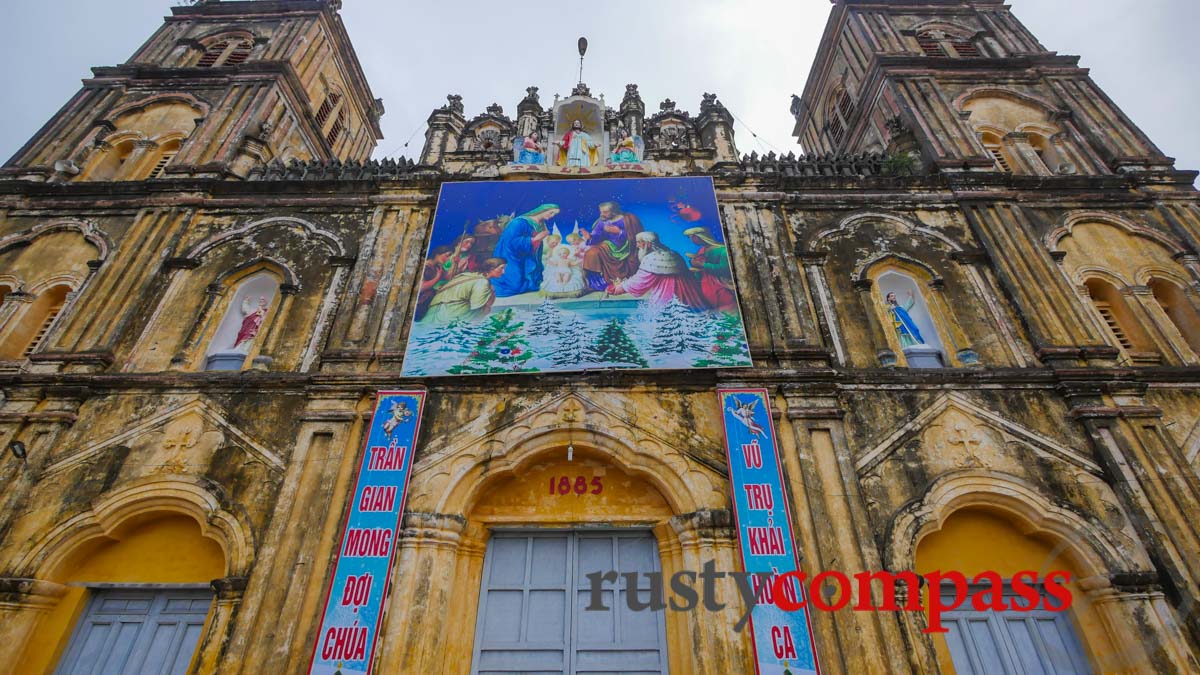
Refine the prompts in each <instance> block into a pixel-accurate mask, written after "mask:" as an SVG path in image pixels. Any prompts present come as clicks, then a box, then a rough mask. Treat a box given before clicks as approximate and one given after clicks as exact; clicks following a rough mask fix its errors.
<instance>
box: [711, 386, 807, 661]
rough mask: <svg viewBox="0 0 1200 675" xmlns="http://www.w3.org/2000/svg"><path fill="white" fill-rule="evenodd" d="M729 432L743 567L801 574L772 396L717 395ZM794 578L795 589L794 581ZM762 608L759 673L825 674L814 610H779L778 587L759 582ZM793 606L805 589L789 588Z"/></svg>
mask: <svg viewBox="0 0 1200 675" xmlns="http://www.w3.org/2000/svg"><path fill="white" fill-rule="evenodd" d="M717 398H718V400H719V401H720V404H721V419H722V421H723V423H724V427H725V453H726V459H727V461H728V464H729V489H730V490H731V491H732V493H733V494H732V497H733V515H734V520H735V521H736V524H737V530H738V547H739V549H740V550H741V554H742V567H743V569H744V570H745V571H747V572H751V573H755V574H758V573H767V574H771V575H772V579H773V578H774V576H776V575H780V574H786V573H788V572H795V571H799V565H798V561H797V556H796V542H795V540H794V537H793V535H792V532H793V530H792V518H791V511H790V510H789V509H788V505H787V493H785V492H784V489H783V470H782V468H781V467H780V464H779V451H778V450H777V447H776V445H775V423H774V420H772V418H771V407H770V403H769V399H768V397H767V390H766V389H718V390H717ZM792 581H793V580H792V579H788V582H792ZM754 586H755V588H756V589H757V591H758V596H757V597H758V604H757V605H756V606H755V607H754V609H753V610H752V611H751V614H750V626H749V629H750V631H751V642H752V643H753V645H754V668H755V672H756V673H759V675H808V674H811V675H818V674H819V673H820V672H821V671H820V666H818V665H817V654H816V647H815V645H814V642H813V635H812V626H811V625H810V623H809V617H808V610H807V609H799V610H796V611H794V612H785V611H783V610H782V609H780V608H779V607H777V606H775V604H774V598H773V597H772V589H771V584H765V585H764V584H761V583H759V582H758V580H757V579H755V584H754ZM781 590H782V592H783V593H785V594H786V595H788V596H789V597H788V600H790V601H792V602H793V603H795V602H804V588H803V586H802V585H801V584H798V583H785V584H784V585H783V588H782V589H781Z"/></svg>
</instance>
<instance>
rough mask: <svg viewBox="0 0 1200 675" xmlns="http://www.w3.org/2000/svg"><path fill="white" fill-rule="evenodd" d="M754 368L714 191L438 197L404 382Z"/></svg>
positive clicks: (657, 187)
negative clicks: (610, 370) (606, 371)
mask: <svg viewBox="0 0 1200 675" xmlns="http://www.w3.org/2000/svg"><path fill="white" fill-rule="evenodd" d="M749 365H751V361H750V353H749V347H748V345H747V343H746V334H745V329H744V327H743V325H742V315H741V311H740V309H739V307H738V299H737V293H736V290H735V288H734V284H733V274H732V271H731V268H730V263H729V254H728V252H727V249H726V247H725V234H724V232H723V231H722V228H721V221H720V218H719V214H718V212H717V200H716V195H715V193H714V192H713V187H712V180H711V179H709V178H639V179H594V180H556V181H519V182H472V183H447V184H445V185H443V186H442V192H441V197H440V198H439V200H438V208H437V213H436V214H435V216H434V222H433V231H432V234H431V236H430V242H429V251H428V253H427V255H426V259H425V264H424V273H423V276H422V281H421V288H420V292H419V296H418V299H417V307H416V311H415V313H414V315H413V325H412V330H411V332H410V333H409V341H408V346H407V351H406V352H405V358H404V367H403V374H404V375H406V376H432V375H477V374H488V373H515V372H553V371H578V370H591V369H605V368H622V369H628V368H651V369H680V368H731V367H741V366H749Z"/></svg>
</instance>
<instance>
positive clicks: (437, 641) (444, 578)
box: [376, 511, 486, 673]
mask: <svg viewBox="0 0 1200 675" xmlns="http://www.w3.org/2000/svg"><path fill="white" fill-rule="evenodd" d="M466 525H467V520H466V518H464V517H463V516H458V515H445V514H440V513H417V512H411V511H410V512H408V513H406V514H405V516H404V527H403V530H402V532H401V534H400V538H399V539H398V541H397V545H398V546H399V547H400V548H399V550H397V552H396V553H397V559H396V563H395V566H394V567H393V568H392V586H391V592H390V593H389V597H388V598H387V599H386V600H385V604H386V607H385V608H384V612H385V614H386V616H387V620H386V621H385V622H384V624H383V627H382V628H381V629H380V633H379V643H378V645H377V649H378V653H379V656H378V657H377V661H376V663H377V665H378V670H379V672H381V673H437V672H467V671H468V670H469V665H468V667H467V668H464V669H462V670H458V669H451V668H448V665H449V664H448V663H447V661H448V658H447V657H448V656H450V654H454V655H455V656H456V657H457V659H456V660H458V659H461V658H462V657H463V656H465V657H466V661H467V663H468V664H469V663H470V659H471V652H472V646H473V645H474V634H475V617H476V614H475V610H476V608H477V606H478V601H479V582H480V580H481V579H482V571H483V551H484V550H485V548H486V539H484V538H480V539H477V540H476V541H474V542H471V543H470V544H469V545H468V546H467V547H466V552H465V553H466V555H467V557H468V558H469V559H475V560H477V561H478V570H477V571H474V573H473V574H471V573H470V572H472V571H473V570H471V569H464V570H462V571H465V572H468V575H467V576H459V575H458V572H459V571H460V568H461V567H464V566H465V567H467V568H471V567H473V565H471V564H469V562H468V561H460V560H459V554H458V553H459V544H460V542H461V541H462V540H463V534H464V531H465V529H466ZM475 534H476V535H477V536H478V535H480V534H483V533H481V532H480V531H478V530H477V531H475ZM452 598H454V599H460V598H462V599H466V598H469V599H470V600H471V602H470V604H469V605H468V606H465V607H464V606H463V604H464V603H461V602H460V603H457V604H458V609H459V610H460V611H459V612H455V613H451V612H450V606H451V599H452ZM462 610H466V611H462ZM460 612H461V613H460ZM451 617H453V619H451Z"/></svg>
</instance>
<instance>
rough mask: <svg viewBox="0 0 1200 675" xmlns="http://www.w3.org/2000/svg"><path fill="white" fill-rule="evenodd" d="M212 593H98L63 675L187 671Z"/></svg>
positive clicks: (79, 629)
mask: <svg viewBox="0 0 1200 675" xmlns="http://www.w3.org/2000/svg"><path fill="white" fill-rule="evenodd" d="M211 604H212V593H210V592H209V591H204V590H150V589H145V590H143V589H120V590H99V591H94V592H93V595H92V598H91V600H90V601H89V602H88V606H87V609H86V610H85V611H84V614H83V617H82V618H81V619H80V621H79V625H78V626H77V627H76V629H75V633H74V634H73V635H72V636H71V642H70V644H69V645H68V646H67V652H66V654H65V655H64V656H63V658H62V661H61V662H60V663H59V666H58V669H57V671H56V673H58V675H109V674H112V675H134V674H136V675H183V674H184V673H186V672H187V668H188V665H189V664H190V663H191V661H192V655H193V654H195V652H196V646H197V645H198V644H199V643H200V633H201V630H202V629H203V627H204V619H205V617H206V616H207V615H208V608H209V605H211Z"/></svg>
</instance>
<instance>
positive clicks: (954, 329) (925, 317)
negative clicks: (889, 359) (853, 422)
mask: <svg viewBox="0 0 1200 675" xmlns="http://www.w3.org/2000/svg"><path fill="white" fill-rule="evenodd" d="M860 278H861V279H863V280H869V281H870V282H871V283H870V287H871V289H872V292H871V295H872V298H873V299H874V303H873V307H871V308H870V309H871V310H873V311H875V312H876V313H877V315H878V317H879V321H880V323H881V324H882V325H883V327H884V335H885V337H886V339H887V344H888V345H889V347H890V348H891V350H892V352H893V353H894V354H895V355H896V357H897V363H898V365H902V366H908V367H910V368H941V367H950V366H958V365H964V364H963V363H962V360H961V357H962V356H966V358H967V360H968V361H969V363H968V364H966V365H971V364H973V363H975V362H977V361H978V357H977V356H973V354H974V352H970V353H969V354H965V353H963V354H960V352H962V350H963V349H967V350H968V351H970V350H969V349H968V348H967V347H966V346H965V345H966V341H965V337H964V336H963V334H962V329H961V328H960V327H959V326H958V325H957V322H956V321H955V320H954V317H953V315H952V314H951V313H950V309H949V307H948V306H947V305H946V302H945V300H944V298H942V297H941V293H940V292H939V291H938V290H937V289H938V288H940V286H941V284H942V281H941V279H940V278H939V277H936V276H935V275H934V274H933V270H931V269H929V268H928V267H927V266H926V265H924V264H922V263H919V262H917V261H915V260H911V259H906V258H904V257H902V256H897V255H894V254H892V255H885V256H882V257H880V258H879V259H878V260H876V261H874V262H872V263H869V264H868V265H867V266H866V267H864V269H863V270H862V272H861V277H860ZM959 345H964V346H963V347H961V348H960V347H959Z"/></svg>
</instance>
